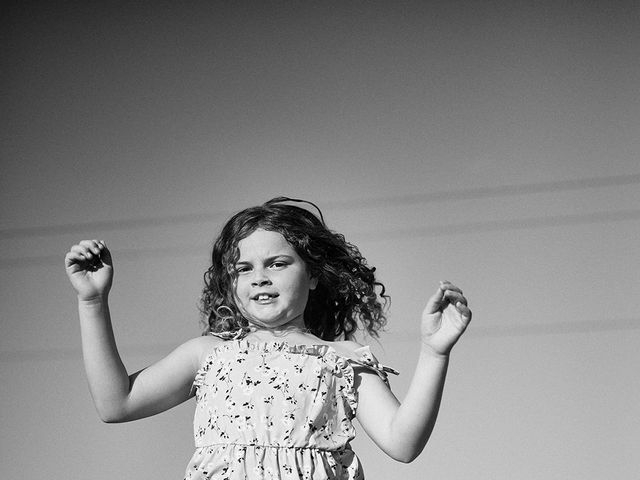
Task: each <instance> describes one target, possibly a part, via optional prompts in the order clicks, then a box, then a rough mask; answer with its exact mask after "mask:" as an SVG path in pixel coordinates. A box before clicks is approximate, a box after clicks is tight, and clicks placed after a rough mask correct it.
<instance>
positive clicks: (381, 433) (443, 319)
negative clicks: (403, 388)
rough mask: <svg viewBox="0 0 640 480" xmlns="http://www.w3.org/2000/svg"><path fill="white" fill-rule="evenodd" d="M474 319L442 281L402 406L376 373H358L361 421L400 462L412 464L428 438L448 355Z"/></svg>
mask: <svg viewBox="0 0 640 480" xmlns="http://www.w3.org/2000/svg"><path fill="white" fill-rule="evenodd" d="M470 321H471V310H469V308H468V306H467V300H466V298H465V297H464V295H463V294H462V291H461V290H460V289H459V288H458V287H456V286H454V285H452V284H451V283H449V282H441V284H440V287H439V288H438V291H437V292H436V293H435V294H434V295H433V296H432V297H431V298H430V299H429V302H428V303H427V306H426V308H425V310H424V313H423V315H422V342H421V348H420V355H419V357H418V363H417V366H416V370H415V374H414V376H413V380H412V381H411V384H410V386H409V390H408V392H407V395H406V397H405V399H404V400H403V401H402V403H400V402H399V401H398V400H397V398H396V397H395V396H394V395H393V393H392V392H391V390H389V388H388V387H387V386H386V385H385V384H384V382H382V380H381V379H380V378H379V377H378V376H377V375H376V374H374V373H371V372H366V371H362V372H360V373H359V375H358V377H357V382H356V388H357V390H358V410H357V418H358V421H359V422H360V424H361V425H362V427H363V428H364V430H365V431H366V432H367V434H368V435H369V436H370V437H371V439H372V440H373V441H374V442H375V443H376V444H377V445H378V446H379V447H380V448H381V449H382V450H383V451H384V452H385V453H387V454H388V455H389V456H391V457H392V458H394V459H395V460H398V461H401V462H411V461H412V460H414V459H415V458H416V457H417V456H418V455H419V454H420V452H422V450H423V449H424V446H425V445H426V443H427V441H428V440H429V437H430V436H431V432H432V431H433V427H434V425H435V423H436V418H437V416H438V411H439V409H440V401H441V399H442V392H443V389H444V383H445V377H446V374H447V367H448V364H449V354H450V352H451V349H452V348H453V346H454V345H455V343H456V342H457V340H458V339H459V338H460V336H461V335H462V333H464V331H465V329H466V328H467V326H468V325H469V322H470Z"/></svg>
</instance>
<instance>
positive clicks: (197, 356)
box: [178, 335, 223, 367]
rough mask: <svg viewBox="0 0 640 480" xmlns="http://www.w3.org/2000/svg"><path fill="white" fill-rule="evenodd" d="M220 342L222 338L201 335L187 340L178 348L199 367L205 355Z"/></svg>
mask: <svg viewBox="0 0 640 480" xmlns="http://www.w3.org/2000/svg"><path fill="white" fill-rule="evenodd" d="M222 342H223V340H222V339H220V338H218V337H214V336H213V335H202V336H200V337H196V338H192V339H190V340H187V341H186V342H184V343H183V344H182V345H180V347H178V348H180V349H183V350H184V351H185V353H187V354H188V355H189V356H190V357H191V358H192V359H193V362H194V364H195V365H196V366H198V367H199V366H200V365H201V364H202V362H203V361H204V359H205V357H206V356H207V355H208V354H209V353H211V351H212V350H213V349H214V348H215V347H217V346H218V345H220V344H221V343H222Z"/></svg>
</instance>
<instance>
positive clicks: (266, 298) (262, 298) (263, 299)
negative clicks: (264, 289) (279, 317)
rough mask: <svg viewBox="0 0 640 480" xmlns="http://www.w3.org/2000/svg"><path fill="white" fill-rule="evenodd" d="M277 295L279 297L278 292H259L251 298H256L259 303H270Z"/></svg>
mask: <svg viewBox="0 0 640 480" xmlns="http://www.w3.org/2000/svg"><path fill="white" fill-rule="evenodd" d="M277 297H278V294H277V293H259V294H257V295H254V296H253V297H251V299H252V300H255V301H256V302H258V303H268V302H270V301H271V300H273V299H274V298H277Z"/></svg>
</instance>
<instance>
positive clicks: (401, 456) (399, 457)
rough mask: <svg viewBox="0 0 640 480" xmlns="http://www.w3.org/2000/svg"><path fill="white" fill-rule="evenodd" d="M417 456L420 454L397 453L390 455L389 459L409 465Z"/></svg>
mask: <svg viewBox="0 0 640 480" xmlns="http://www.w3.org/2000/svg"><path fill="white" fill-rule="evenodd" d="M419 455H420V452H398V453H397V454H393V455H390V457H391V458H393V459H394V460H395V461H396V462H400V463H411V462H413V461H414V460H415V459H416V458H418V456H419Z"/></svg>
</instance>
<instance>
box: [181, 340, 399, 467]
mask: <svg viewBox="0 0 640 480" xmlns="http://www.w3.org/2000/svg"><path fill="white" fill-rule="evenodd" d="M354 367H356V368H357V367H365V368H370V369H373V370H374V371H375V372H376V373H378V374H379V375H380V376H381V377H382V378H383V379H384V380H385V381H386V373H385V372H386V371H392V370H391V369H388V368H387V367H383V366H382V365H380V364H379V363H378V362H377V360H376V359H375V357H374V356H373V355H372V354H371V351H370V350H369V347H362V348H359V349H357V350H356V351H355V355H354V358H345V357H343V356H340V355H338V354H337V353H336V351H335V350H334V349H333V348H332V347H331V346H327V345H289V344H288V343H286V342H261V343H252V342H248V341H247V340H244V339H241V340H231V341H226V342H224V343H222V344H221V345H219V346H217V347H216V348H215V349H214V350H213V351H212V352H211V353H210V354H209V355H208V356H207V358H206V360H205V362H204V365H203V366H202V368H201V369H200V370H199V371H198V373H197V375H196V378H195V381H194V387H195V388H196V411H195V417H194V437H195V444H196V451H195V453H194V455H193V457H192V458H191V460H190V462H189V464H188V466H187V471H186V474H185V479H186V480H195V479H197V480H203V479H215V480H253V479H257V480H258V479H259V480H272V479H280V480H289V479H291V480H293V479H296V480H297V479H304V480H320V479H322V480H325V479H340V480H356V479H357V480H360V479H363V478H364V476H363V473H362V468H361V466H360V462H359V460H358V457H357V456H356V455H355V454H354V452H353V451H352V450H351V446H350V445H349V442H350V441H351V440H353V438H354V437H355V430H354V428H353V425H352V423H351V421H352V419H353V418H354V417H355V412H356V407H357V397H356V393H355V390H354V388H353V379H354ZM394 373H395V372H394Z"/></svg>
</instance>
